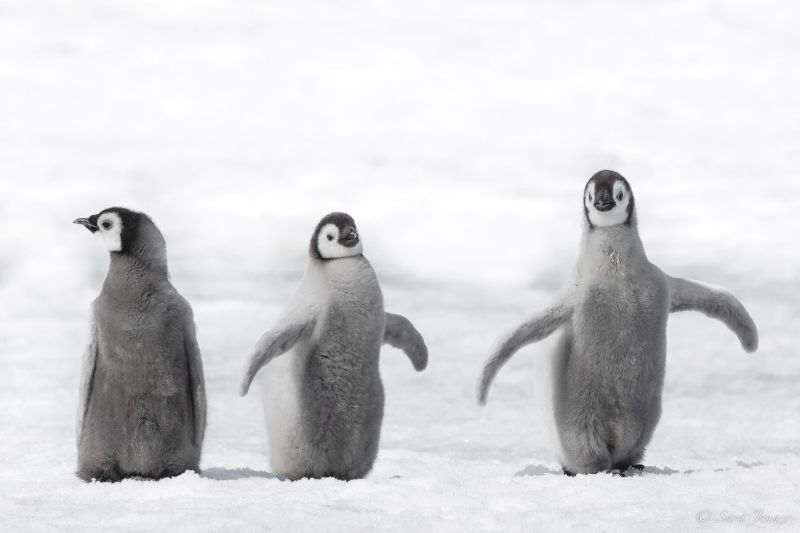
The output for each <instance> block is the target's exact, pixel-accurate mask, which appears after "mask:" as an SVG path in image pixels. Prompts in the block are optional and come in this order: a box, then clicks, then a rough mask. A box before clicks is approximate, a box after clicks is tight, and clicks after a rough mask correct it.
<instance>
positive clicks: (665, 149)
mask: <svg viewBox="0 0 800 533" xmlns="http://www.w3.org/2000/svg"><path fill="white" fill-rule="evenodd" d="M798 20H800V4H798V3H797V2H793V1H791V0H787V1H769V0H767V1H761V2H757V3H756V2H746V1H741V2H734V1H730V2H724V1H712V0H703V1H691V2H689V1H686V2H675V1H667V2H639V1H634V0H627V1H622V0H620V1H605V2H589V1H579V0H572V1H558V0H550V1H543V2H533V1H531V2H527V1H511V0H502V1H491V0H466V1H465V0H404V1H402V2H399V1H398V2H388V1H377V0H376V1H366V0H365V1H336V2H333V1H310V0H309V1H306V0H293V1H291V2H289V1H286V2H281V1H277V0H276V1H256V0H252V1H244V0H241V1H227V2H222V1H220V2H216V1H210V0H209V1H197V2H177V1H175V2H173V1H166V0H159V1H130V2H118V1H106V0H83V1H80V2H77V1H75V2H69V1H31V0H2V2H0V183H1V184H2V187H0V371H1V372H2V376H3V378H2V383H1V384H0V526H1V527H2V529H3V530H4V531H18V530H66V531H87V530H98V531H100V530H102V531H105V530H108V529H109V528H111V529H114V530H123V531H124V530H142V529H144V530H154V529H165V530H171V531H195V530H211V531H228V530H230V531H248V530H274V531H314V532H318V531H358V530H381V531H404V532H405V531H474V530H489V531H547V530H556V529H575V530H585V529H591V528H596V529H602V530H607V531H620V530H632V531H657V530H692V529H698V530H703V531H705V530H709V531H711V530H715V531H717V530H728V529H732V530H742V529H745V528H749V527H760V528H762V529H768V530H784V531H788V530H791V529H795V528H798V527H800V423H799V422H798V417H799V415H800V394H799V393H800V385H798V381H799V380H800V357H798V355H799V354H798V350H797V343H798V342H799V341H800V338H799V336H800V290H799V289H798V287H799V286H798V281H799V280H798V272H799V267H800V252H798V250H797V246H798V233H800V217H798V213H797V211H798V208H800V176H798V169H800V69H799V68H798V64H800V63H799V62H800V32H798V30H797V23H798ZM603 168H611V169H615V170H617V171H619V172H621V173H622V174H623V175H625V176H626V177H628V178H629V180H630V181H631V183H632V185H633V187H634V191H635V194H636V196H637V205H638V208H639V218H640V231H641V235H642V239H643V241H644V243H645V247H646V250H647V252H648V254H649V257H650V259H651V260H652V261H653V262H654V263H656V264H657V265H659V266H660V267H661V268H663V269H664V270H665V271H667V272H669V273H672V274H675V275H680V276H684V277H691V278H696V279H701V280H706V281H709V282H712V283H715V284H720V285H724V286H727V287H728V288H730V289H731V290H733V291H734V292H735V293H736V294H737V295H738V296H739V297H740V298H741V300H742V301H743V302H744V303H745V305H746V306H747V307H748V309H749V310H750V312H751V314H752V315H753V317H754V318H755V320H756V322H757V324H758V326H759V329H760V334H761V347H760V350H759V351H758V352H757V353H756V354H753V355H747V354H745V353H744V352H743V351H742V350H741V348H740V346H739V344H738V342H737V340H736V338H735V336H734V335H733V334H732V333H730V332H729V331H728V330H726V329H725V327H724V326H722V325H721V324H720V323H717V322H714V321H711V320H709V319H707V318H705V317H704V316H702V315H699V314H682V315H673V316H672V317H671V318H670V324H669V331H668V338H669V350H668V357H667V375H666V385H665V389H664V414H663V417H662V420H661V423H660V425H659V427H658V429H657V431H656V433H655V436H654V438H653V441H652V443H651V445H650V447H649V450H648V454H647V457H646V461H645V462H646V464H647V465H648V468H647V471H646V473H645V474H644V475H642V476H639V477H634V478H625V479H623V478H620V477H614V476H611V475H606V474H600V475H595V476H581V477H577V478H574V479H571V478H567V477H565V476H562V475H560V471H559V465H558V463H557V461H556V460H555V459H554V457H553V455H552V454H551V453H550V451H549V449H550V448H549V439H550V437H549V433H548V427H549V426H548V423H547V417H546V416H543V415H542V414H541V413H542V412H546V409H545V408H543V405H544V404H543V401H542V398H544V397H546V392H543V391H545V389H546V387H545V385H544V382H545V381H546V380H544V379H542V377H543V376H544V375H545V374H544V373H545V370H546V365H545V364H544V362H546V361H547V358H548V353H549V352H550V349H551V348H552V346H553V341H552V340H550V341H547V342H542V343H541V344H538V345H533V346H531V347H528V348H526V349H524V350H522V351H521V352H520V353H519V354H518V355H517V356H516V358H514V359H513V360H512V361H511V362H510V363H509V364H508V365H507V366H506V367H505V368H504V369H503V371H502V372H501V373H500V375H499V377H498V379H497V381H496V383H495V386H494V388H493V389H492V395H491V397H490V402H489V405H488V406H487V407H486V408H479V407H477V406H476V405H475V403H474V387H475V382H476V378H477V376H478V374H479V372H480V369H481V367H482V365H483V362H484V360H485V358H486V356H487V354H488V350H489V348H490V347H491V345H492V343H493V342H494V341H495V339H496V338H497V337H498V336H499V335H500V334H501V333H502V332H504V331H505V330H507V329H508V328H509V327H511V326H513V325H514V324H516V323H517V322H518V321H519V320H520V319H521V318H522V317H523V316H525V315H526V314H528V313H530V312H531V311H533V310H535V309H538V308H541V307H542V306H544V305H546V303H547V302H548V301H549V300H550V299H551V298H552V297H553V295H554V293H555V291H556V290H557V288H558V287H559V286H560V284H561V283H562V281H563V279H564V278H565V276H566V275H567V274H568V273H569V271H570V269H571V268H572V266H573V263H574V260H575V258H576V254H577V247H578V242H579V233H580V227H581V193H582V189H583V185H584V183H585V181H586V180H587V179H588V178H589V177H590V176H591V175H592V174H593V173H594V172H595V171H597V170H600V169H603ZM112 205H123V206H128V207H132V208H135V209H139V210H142V211H145V212H147V213H148V214H150V215H151V216H152V217H153V218H154V219H155V221H156V222H157V223H158V224H159V226H160V227H161V229H162V231H163V233H164V234H165V236H166V239H167V244H168V250H169V259H170V267H171V273H172V280H173V283H174V285H175V286H176V287H177V288H178V290H180V291H181V292H182V293H183V294H184V295H185V296H186V297H187V298H188V299H189V301H190V302H191V303H192V304H193V306H194V310H195V318H196V322H197V326H198V336H199V341H200V345H201V348H202V350H203V357H204V362H205V369H206V380H207V389H208V395H209V411H210V413H209V425H208V431H207V434H206V435H207V437H206V442H205V450H204V455H203V460H202V466H203V468H204V469H205V473H204V475H203V476H198V475H195V474H186V475H183V476H180V477H178V478H176V479H171V480H164V481H161V482H143V481H132V480H129V481H124V482H122V483H118V484H113V485H108V484H97V483H94V484H85V483H82V482H80V481H79V480H78V479H77V478H76V477H75V476H74V475H73V471H74V468H75V460H76V450H75V443H74V413H75V402H76V391H77V385H78V369H79V361H80V355H81V352H82V350H83V347H84V345H85V342H86V340H87V333H88V332H87V328H88V306H89V303H90V302H91V300H92V299H93V298H94V296H95V295H96V294H97V292H98V291H99V288H100V286H101V283H102V280H103V277H104V275H105V270H106V265H107V258H106V253H105V252H104V251H103V249H102V247H101V246H100V243H99V242H97V240H96V239H93V238H91V236H90V235H89V233H88V232H86V231H85V230H84V229H82V228H80V227H78V226H74V225H72V223H71V221H72V220H73V219H74V218H76V217H78V216H87V215H90V214H92V213H96V212H98V211H99V210H101V209H102V208H105V207H108V206H112ZM332 210H345V211H347V212H349V213H351V214H352V215H353V216H354V217H355V219H356V221H357V223H358V225H359V227H360V231H361V234H362V236H363V240H364V244H365V255H366V256H367V257H368V258H369V259H370V261H371V262H372V263H373V265H374V267H375V269H376V271H377V273H378V275H379V277H380V279H381V281H382V284H383V290H384V296H385V302H386V307H387V309H388V310H392V311H396V312H399V313H403V314H405V315H407V316H409V317H410V318H411V319H412V320H413V321H414V323H415V324H416V325H417V327H418V328H419V330H420V331H421V332H422V333H423V334H424V336H425V338H426V340H427V342H428V346H429V348H430V365H429V368H428V369H427V370H426V371H425V372H424V373H421V374H417V373H415V372H414V371H413V369H412V367H411V364H410V363H409V361H408V360H407V359H406V358H405V356H404V355H403V354H402V353H401V352H399V351H397V350H394V349H391V348H388V347H387V348H385V349H384V351H383V355H382V362H381V368H382V374H383V380H384V384H385V387H386V393H387V402H386V416H385V419H384V425H383V434H382V442H381V452H380V455H379V457H378V460H377V462H376V464H375V468H374V470H373V472H372V473H371V474H370V476H369V477H368V478H367V479H365V480H360V481H355V482H350V483H343V482H339V481H334V480H305V481H300V482H296V483H289V482H282V481H279V480H277V479H274V478H271V477H270V475H269V474H268V472H269V464H268V457H267V446H266V430H265V428H264V424H263V419H262V413H261V406H260V402H259V400H258V395H251V396H249V397H247V398H245V399H242V398H239V397H238V395H237V393H236V391H237V384H238V380H239V376H240V371H241V369H242V366H243V364H244V360H245V357H246V356H247V354H248V351H249V350H250V348H251V346H252V345H253V344H254V342H255V341H256V339H257V338H258V336H259V335H260V334H261V333H262V332H263V331H265V330H266V329H267V328H268V327H269V326H270V325H271V323H272V322H273V321H274V320H275V319H276V317H277V316H278V313H279V312H280V310H281V309H282V307H283V306H284V304H285V303H286V301H287V299H288V298H289V297H290V295H291V294H292V292H293V291H294V289H295V287H296V285H297V283H298V281H299V279H300V276H301V274H302V271H303V269H304V267H305V263H306V260H307V258H306V253H307V241H308V238H309V236H310V232H311V231H312V230H313V228H314V226H315V224H316V222H317V220H318V219H319V218H320V217H321V216H322V215H324V214H326V213H327V212H329V211H332ZM758 509H763V510H764V513H765V514H768V515H791V516H792V517H793V518H792V519H791V521H790V522H789V524H784V525H783V526H779V525H774V524H773V525H770V524H754V523H753V522H754V520H755V518H754V517H755V511H756V510H758ZM703 511H708V513H707V514H704V515H702V517H703V518H709V522H706V523H700V522H699V521H698V520H697V518H696V517H697V515H698V513H701V512H703ZM739 515H743V516H742V518H743V520H744V521H745V522H746V523H744V524H742V523H730V522H726V521H725V520H726V519H728V520H730V518H726V517H731V516H733V517H734V518H736V517H738V516H739Z"/></svg>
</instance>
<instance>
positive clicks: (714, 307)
mask: <svg viewBox="0 0 800 533" xmlns="http://www.w3.org/2000/svg"><path fill="white" fill-rule="evenodd" d="M667 280H668V282H669V296H670V309H669V310H670V312H671V313H674V312H677V311H700V312H701V313H703V314H704V315H706V316H709V317H711V318H716V319H717V320H719V321H721V322H723V323H724V324H725V325H726V326H728V328H730V330H731V331H733V332H734V333H735V334H736V336H737V337H739V342H741V343H742V348H744V350H745V351H746V352H748V353H752V352H755V351H756V350H757V349H758V330H757V329H756V325H755V323H754V322H753V319H752V318H750V315H749V314H748V312H747V310H746V309H745V308H744V306H743V305H742V303H741V302H740V301H739V300H737V299H736V297H735V296H734V295H733V294H731V293H730V292H729V291H727V290H726V289H723V288H721V287H713V286H711V285H706V284H704V283H698V282H696V281H689V280H686V279H681V278H673V277H669V276H667Z"/></svg>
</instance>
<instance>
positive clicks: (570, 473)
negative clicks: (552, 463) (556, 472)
mask: <svg viewBox="0 0 800 533" xmlns="http://www.w3.org/2000/svg"><path fill="white" fill-rule="evenodd" d="M561 471H562V472H564V475H565V476H568V477H575V476H577V475H578V474H576V473H575V472H572V471H570V470H567V467H566V466H562V467H561Z"/></svg>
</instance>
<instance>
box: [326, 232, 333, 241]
mask: <svg viewBox="0 0 800 533" xmlns="http://www.w3.org/2000/svg"><path fill="white" fill-rule="evenodd" d="M327 237H328V240H329V241H332V240H333V235H331V234H330V233H328V235H327Z"/></svg>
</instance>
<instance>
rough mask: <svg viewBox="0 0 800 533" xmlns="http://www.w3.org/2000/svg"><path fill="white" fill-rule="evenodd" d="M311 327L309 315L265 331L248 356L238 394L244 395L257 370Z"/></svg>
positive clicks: (312, 326)
mask: <svg viewBox="0 0 800 533" xmlns="http://www.w3.org/2000/svg"><path fill="white" fill-rule="evenodd" d="M313 329H314V319H313V318H311V317H309V319H308V320H307V321H305V322H288V323H284V324H281V325H279V326H278V327H276V328H275V329H273V330H270V331H268V332H267V333H265V334H264V336H263V337H261V338H260V339H259V341H258V343H257V344H256V348H255V350H254V351H253V354H252V355H251V356H250V362H249V364H248V365H247V372H246V373H245V375H244V378H243V379H242V384H241V386H240V387H239V394H240V395H241V396H246V395H247V391H248V390H250V384H251V383H252V382H253V378H255V377H256V374H258V371H259V370H261V368H262V367H263V366H264V365H266V364H267V363H269V362H270V361H271V360H272V359H273V358H275V357H277V356H279V355H281V354H283V353H286V352H287V351H289V350H290V349H291V348H292V346H294V345H295V343H296V342H297V341H298V340H299V339H300V337H302V336H303V335H304V334H306V333H307V332H310V331H311V330H313Z"/></svg>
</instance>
